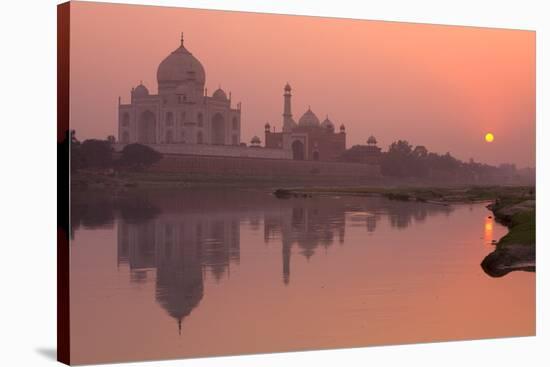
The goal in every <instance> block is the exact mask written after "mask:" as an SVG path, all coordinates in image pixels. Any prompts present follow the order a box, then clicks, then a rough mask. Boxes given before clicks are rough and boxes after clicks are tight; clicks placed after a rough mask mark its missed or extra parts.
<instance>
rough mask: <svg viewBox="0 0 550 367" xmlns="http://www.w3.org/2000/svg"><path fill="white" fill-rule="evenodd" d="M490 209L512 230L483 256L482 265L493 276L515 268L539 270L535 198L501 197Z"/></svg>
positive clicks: (501, 274) (502, 274)
mask: <svg viewBox="0 0 550 367" xmlns="http://www.w3.org/2000/svg"><path fill="white" fill-rule="evenodd" d="M489 209H491V210H492V212H493V213H494V215H495V218H496V220H497V221H499V222H500V223H502V224H504V225H506V226H507V227H508V230H509V232H508V233H507V234H506V235H505V236H504V237H502V238H501V239H500V240H499V241H498V243H497V244H496V249H495V251H493V252H492V253H490V254H489V255H487V256H486V257H485V259H483V261H482V263H481V267H482V268H483V270H485V272H486V273H487V274H489V275H491V276H494V277H500V276H504V275H506V274H508V273H509V272H511V271H514V270H524V271H535V269H536V201H535V198H534V196H533V197H531V198H529V199H527V200H518V199H517V198H507V197H504V198H499V199H498V200H496V201H495V203H494V204H492V205H490V206H489Z"/></svg>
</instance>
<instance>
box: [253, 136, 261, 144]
mask: <svg viewBox="0 0 550 367" xmlns="http://www.w3.org/2000/svg"><path fill="white" fill-rule="evenodd" d="M261 143H262V141H261V140H260V138H258V137H257V136H254V137H253V138H252V140H250V144H252V145H260V144H261Z"/></svg>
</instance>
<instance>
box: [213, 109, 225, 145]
mask: <svg viewBox="0 0 550 367" xmlns="http://www.w3.org/2000/svg"><path fill="white" fill-rule="evenodd" d="M211 132H212V133H211V134H212V136H211V139H210V141H211V142H212V144H216V145H224V144H225V120H224V118H223V115H222V114H221V113H217V114H215V115H214V117H212V125H211Z"/></svg>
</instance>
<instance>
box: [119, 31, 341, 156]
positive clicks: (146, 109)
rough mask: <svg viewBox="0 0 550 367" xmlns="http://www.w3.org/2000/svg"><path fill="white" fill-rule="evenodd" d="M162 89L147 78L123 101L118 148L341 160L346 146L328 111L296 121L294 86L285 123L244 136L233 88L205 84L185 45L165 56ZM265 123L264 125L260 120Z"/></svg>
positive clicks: (286, 95) (287, 92)
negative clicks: (211, 89) (247, 140)
mask: <svg viewBox="0 0 550 367" xmlns="http://www.w3.org/2000/svg"><path fill="white" fill-rule="evenodd" d="M157 83H158V94H151V93H149V90H148V89H147V87H146V86H145V85H143V83H140V84H139V85H137V86H135V87H134V88H132V89H131V92H130V103H127V104H123V103H121V99H120V97H119V104H118V144H117V146H118V149H122V147H123V146H124V145H126V144H130V143H140V144H146V145H149V146H151V147H153V148H154V149H155V150H157V151H159V152H160V153H163V154H172V155H177V154H181V155H203V156H225V157H248V158H270V159H287V160H306V161H336V160H337V159H338V157H339V156H340V154H342V153H343V152H344V151H345V150H346V130H345V126H344V125H343V124H341V125H340V126H339V128H335V124H334V123H333V122H332V121H331V120H329V118H328V116H327V117H326V118H325V120H324V121H323V122H320V120H319V118H318V117H317V116H316V115H315V113H314V112H313V111H312V110H311V108H308V109H307V110H306V112H305V113H304V114H303V115H302V116H301V117H300V118H299V119H298V122H295V121H294V119H293V117H292V116H293V115H292V109H291V97H292V94H291V90H292V88H291V86H290V85H289V84H288V83H287V84H286V85H285V86H284V88H283V108H282V110H283V111H282V121H281V129H278V132H275V127H272V126H271V125H270V124H269V123H266V124H265V125H264V133H265V135H264V143H265V144H264V145H262V141H261V139H260V138H259V137H258V136H254V137H253V138H252V139H251V141H250V143H249V144H246V143H245V142H242V141H241V103H240V102H239V103H236V104H234V103H233V102H232V100H231V93H229V94H227V93H226V92H225V91H224V90H223V89H221V88H218V89H216V90H215V91H214V92H213V93H212V95H209V94H208V90H207V89H206V88H205V83H206V72H205V69H204V67H203V66H202V64H201V62H200V61H199V60H198V59H197V58H196V57H195V56H194V55H193V54H192V53H191V52H190V51H188V50H187V48H186V47H185V46H184V42H183V35H182V37H181V39H180V44H179V47H178V48H176V49H175V50H174V51H173V52H171V53H170V54H169V55H168V56H167V57H166V58H165V59H164V60H162V61H161V63H160V64H159V66H158V68H157ZM260 126H261V125H260Z"/></svg>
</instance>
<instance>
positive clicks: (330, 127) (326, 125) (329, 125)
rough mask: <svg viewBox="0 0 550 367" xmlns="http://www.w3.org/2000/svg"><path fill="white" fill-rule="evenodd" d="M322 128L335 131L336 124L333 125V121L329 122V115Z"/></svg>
mask: <svg viewBox="0 0 550 367" xmlns="http://www.w3.org/2000/svg"><path fill="white" fill-rule="evenodd" d="M321 126H322V127H324V128H326V129H334V124H333V123H332V121H330V120H329V118H328V115H327V117H326V118H325V119H324V120H323V122H321Z"/></svg>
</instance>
